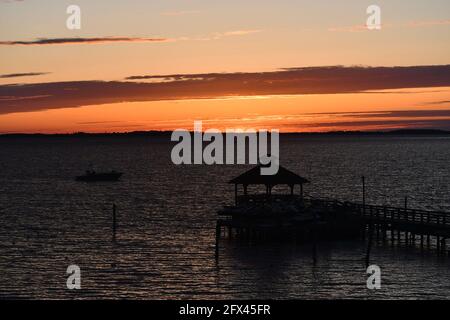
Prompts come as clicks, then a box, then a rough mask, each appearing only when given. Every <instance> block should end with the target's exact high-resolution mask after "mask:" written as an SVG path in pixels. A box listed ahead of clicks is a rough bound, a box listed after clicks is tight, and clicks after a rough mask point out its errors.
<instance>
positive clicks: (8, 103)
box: [0, 0, 450, 133]
mask: <svg viewBox="0 0 450 320" xmlns="http://www.w3.org/2000/svg"><path fill="white" fill-rule="evenodd" d="M72 4H76V5H78V6H79V7H80V8H81V29H80V30H69V29H68V28H67V27H66V20H67V18H68V16H69V15H68V14H67V13H66V9H67V7H68V6H69V5H72ZM372 4H376V5H378V6H379V7H380V8H381V19H382V28H381V30H368V29H367V28H365V24H366V20H367V17H368V15H367V13H366V8H367V7H368V6H369V5H372ZM0 57H1V59H0V133H15V132H24V133H35V132H36V133H37V132H39V133H70V132H78V131H84V132H113V131H115V132H123V131H141V130H174V129H177V128H186V129H192V126H193V121H194V120H203V121H204V128H208V127H209V128H219V129H224V128H267V129H280V131H282V132H290V131H299V132H304V131H331V130H389V129H398V128H437V129H447V130H450V2H449V1H448V0H427V1H425V0H409V1H407V0H385V1H382V0H377V1H373V0H370V1H365V0H346V1H324V0H315V1H306V0H277V1H273V0H272V1H268V0H245V1H244V0H239V1H238V0H227V1H216V0H148V1H145V0H128V1H119V0H71V1H65V0H58V1H54V0H0ZM380 67H382V68H380Z"/></svg>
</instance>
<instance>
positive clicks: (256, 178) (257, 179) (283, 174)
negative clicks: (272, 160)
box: [229, 165, 309, 185]
mask: <svg viewBox="0 0 450 320" xmlns="http://www.w3.org/2000/svg"><path fill="white" fill-rule="evenodd" d="M261 167H263V165H257V166H256V167H254V168H252V169H250V170H248V171H247V172H244V173H243V174H241V175H240V176H238V177H236V178H234V179H232V180H230V181H229V183H233V184H244V185H251V184H264V185H277V184H287V185H294V184H304V183H309V180H307V179H305V178H303V177H300V176H299V175H298V174H295V173H293V172H292V171H290V170H288V169H286V168H283V167H282V166H280V167H279V170H278V173H276V174H274V175H261ZM264 167H266V166H264Z"/></svg>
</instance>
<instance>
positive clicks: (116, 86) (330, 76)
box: [0, 65, 450, 114]
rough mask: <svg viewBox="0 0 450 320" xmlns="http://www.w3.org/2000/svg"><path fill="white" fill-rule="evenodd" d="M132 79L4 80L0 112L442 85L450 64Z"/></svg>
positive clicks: (449, 80)
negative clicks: (45, 81) (24, 82)
mask: <svg viewBox="0 0 450 320" xmlns="http://www.w3.org/2000/svg"><path fill="white" fill-rule="evenodd" d="M130 79H133V80H139V81H140V82H130V81H123V82H120V81H111V82H106V81H74V82H54V83H39V84H15V85H3V86H0V114H5V113H11V112H27V111H36V110H43V109H54V108H68V107H78V106H88V105H98V104H105V103H118V102H137V101H158V100H182V99H210V98H217V97H231V96H252V95H283V94H337V93H355V92H363V91H367V90H384V89H401V88H421V87H446V86H450V65H437V66H414V67H342V66H336V67H313V68H294V69H286V70H280V71H273V72H261V73H210V74H174V75H156V76H154V75H143V76H132V77H129V78H128V80H130ZM144 80H150V81H149V82H145V81H144ZM31 97H32V98H31Z"/></svg>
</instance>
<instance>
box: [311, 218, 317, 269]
mask: <svg viewBox="0 0 450 320" xmlns="http://www.w3.org/2000/svg"><path fill="white" fill-rule="evenodd" d="M316 231H317V214H316V212H314V225H313V248H312V250H313V252H312V255H313V265H314V266H315V265H316V264H317V235H316Z"/></svg>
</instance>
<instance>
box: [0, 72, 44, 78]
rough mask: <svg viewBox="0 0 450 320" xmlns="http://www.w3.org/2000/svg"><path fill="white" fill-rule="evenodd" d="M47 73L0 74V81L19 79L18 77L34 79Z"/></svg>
mask: <svg viewBox="0 0 450 320" xmlns="http://www.w3.org/2000/svg"><path fill="white" fill-rule="evenodd" d="M49 73H50V72H26V73H9V74H0V79H7V78H19V77H34V76H42V75H45V74H49Z"/></svg>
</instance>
